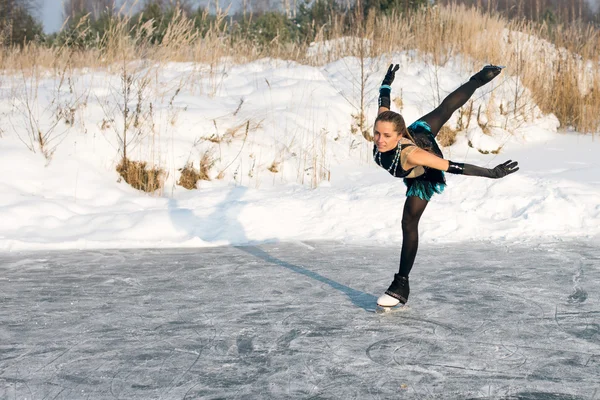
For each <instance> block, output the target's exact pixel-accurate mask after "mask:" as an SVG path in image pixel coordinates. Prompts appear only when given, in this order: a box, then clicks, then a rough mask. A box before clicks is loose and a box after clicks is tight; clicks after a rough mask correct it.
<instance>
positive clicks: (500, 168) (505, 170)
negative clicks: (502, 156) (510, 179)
mask: <svg viewBox="0 0 600 400" xmlns="http://www.w3.org/2000/svg"><path fill="white" fill-rule="evenodd" d="M518 165H519V163H518V162H516V161H513V160H508V161H507V162H505V163H502V164H500V165H497V166H496V167H495V168H494V169H492V170H491V175H492V176H490V178H493V179H498V178H504V177H505V176H506V175H510V174H512V173H515V172H517V171H518V170H519V167H518Z"/></svg>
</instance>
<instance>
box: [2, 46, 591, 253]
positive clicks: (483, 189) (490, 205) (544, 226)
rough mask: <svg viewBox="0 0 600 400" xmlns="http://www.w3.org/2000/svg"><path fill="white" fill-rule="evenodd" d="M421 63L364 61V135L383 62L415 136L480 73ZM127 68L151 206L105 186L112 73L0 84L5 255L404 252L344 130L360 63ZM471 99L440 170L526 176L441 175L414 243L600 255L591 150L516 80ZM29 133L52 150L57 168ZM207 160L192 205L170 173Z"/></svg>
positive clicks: (410, 59)
mask: <svg viewBox="0 0 600 400" xmlns="http://www.w3.org/2000/svg"><path fill="white" fill-rule="evenodd" d="M421 59H422V57H416V55H415V54H414V53H412V52H406V53H398V54H393V55H390V56H389V57H386V58H381V59H373V60H367V61H366V65H365V71H366V80H365V82H364V87H365V89H366V91H365V93H366V95H365V98H364V101H365V104H366V105H367V107H366V114H367V125H368V127H369V129H370V127H371V126H372V123H373V120H374V118H375V114H376V100H377V89H378V86H379V84H380V82H381V79H382V78H383V75H384V74H385V71H386V69H387V66H388V65H389V63H390V62H394V63H399V64H400V66H401V68H400V71H399V72H398V73H397V76H396V80H395V82H394V84H393V85H392V86H393V93H392V98H393V100H395V101H394V103H393V106H392V109H394V110H396V111H400V112H401V113H402V114H403V115H404V117H405V119H406V121H407V123H411V122H412V121H414V120H415V119H417V118H418V117H420V116H421V115H423V114H425V113H427V112H429V111H430V110H431V109H433V108H434V107H435V106H436V105H437V104H439V102H440V101H441V99H443V97H444V96H445V95H446V94H448V93H449V92H450V91H452V90H453V89H455V88H457V87H458V86H459V85H460V84H461V83H462V82H464V81H466V80H467V79H468V78H469V76H470V75H471V74H472V73H473V72H475V71H476V70H478V69H479V68H480V67H481V65H474V66H473V67H472V69H466V68H465V67H464V65H466V64H468V63H466V62H465V61H464V60H461V59H453V60H451V61H450V62H449V63H448V64H447V65H445V66H442V67H440V66H437V67H434V66H432V65H429V64H427V63H424V62H423V61H420V60H421ZM127 70H128V73H129V74H130V77H131V83H132V86H131V88H132V92H131V94H130V96H131V98H130V101H129V103H128V108H129V112H130V117H131V115H132V113H135V112H137V113H138V115H139V118H138V120H137V121H135V125H134V122H133V119H132V125H131V128H130V131H129V132H128V135H129V140H130V146H129V149H128V155H129V157H130V158H131V159H133V160H143V161H148V163H149V164H150V165H154V166H157V167H160V168H163V169H164V171H165V175H164V189H163V190H162V192H160V193H155V194H147V193H143V192H140V191H138V190H135V189H133V188H132V187H131V186H129V185H128V184H127V183H125V182H124V181H122V180H121V179H119V175H118V173H117V172H116V170H115V168H116V165H117V164H118V162H119V161H120V157H121V153H120V151H119V149H120V139H119V137H122V136H123V135H122V134H123V129H122V126H123V112H122V110H123V104H124V100H123V84H122V80H121V76H120V74H121V73H122V71H120V70H119V69H118V66H115V68H114V70H113V71H107V70H82V71H76V72H73V73H70V72H68V73H67V75H66V76H67V77H68V79H64V80H62V81H61V80H60V79H59V78H54V77H50V75H42V76H45V77H42V78H40V79H39V80H35V79H33V78H31V77H28V76H23V75H21V74H9V73H4V74H2V75H0V120H1V121H2V123H1V124H0V135H1V137H0V170H1V171H2V174H1V176H0V221H2V223H1V224H0V250H1V251H14V250H41V249H84V248H85V249H92V248H132V247H152V248H157V247H200V246H215V245H223V244H243V243H256V242H263V241H285V240H319V239H328V240H339V241H345V242H348V241H355V242H363V243H364V242H369V243H373V244H390V243H392V244H397V243H399V242H400V241H401V229H400V224H401V217H402V213H401V211H402V203H403V200H404V193H405V186H404V184H403V182H402V181H401V180H399V179H394V178H392V177H391V176H390V175H388V174H387V172H386V171H384V170H383V169H380V168H379V167H377V166H376V165H375V164H374V163H373V161H372V160H371V156H370V154H371V149H372V143H370V142H368V141H366V140H365V139H364V138H363V135H362V134H361V133H360V132H356V129H353V125H356V120H355V119H354V118H353V117H352V116H353V115H356V114H357V112H358V107H359V104H360V93H361V90H360V88H361V83H360V78H359V77H360V60H359V59H356V58H344V59H341V60H338V61H336V62H333V63H330V64H327V65H325V66H323V67H310V66H304V65H299V64H296V63H292V62H287V61H281V60H272V59H264V60H260V61H256V62H252V63H249V64H245V65H228V64H227V63H224V64H222V65H221V66H219V67H218V68H213V69H211V68H210V67H209V66H204V65H195V64H189V63H172V64H166V65H151V64H144V63H136V64H133V65H130V66H128V69H127ZM515 90H516V91H517V93H518V96H515ZM140 93H141V95H140V96H138V94H140ZM140 98H141V99H142V100H141V102H140V101H139V100H138V99H140ZM472 99H473V106H472V108H470V106H469V107H467V106H466V107H464V109H463V112H462V113H461V112H457V113H455V115H454V116H453V118H452V119H451V120H450V122H449V123H448V126H449V127H451V128H453V129H456V128H457V127H459V126H462V128H463V129H462V130H460V131H459V133H458V136H457V141H456V143H455V144H453V145H452V146H449V147H446V148H445V149H444V152H445V154H446V157H447V158H449V159H451V160H453V161H458V162H469V163H474V164H477V165H483V166H490V167H492V166H495V165H496V164H499V163H501V162H503V161H505V160H508V159H513V160H518V161H519V163H520V168H521V169H520V171H519V172H518V173H516V174H513V175H511V176H509V177H507V178H505V179H501V180H487V179H483V178H472V177H461V176H452V175H449V176H448V183H449V186H448V188H447V189H446V191H445V192H444V193H443V194H442V195H439V196H436V197H435V198H434V200H433V201H432V202H431V204H430V205H429V206H428V209H427V211H426V212H425V215H424V217H423V219H422V220H421V225H420V227H421V238H422V240H423V241H424V242H428V241H429V242H431V241H437V242H445V241H461V240H490V239H494V240H497V239H507V240H510V241H519V240H533V241H539V240H555V239H557V238H561V239H562V238H580V237H585V238H588V239H589V238H592V239H598V237H600V140H599V139H598V137H597V136H596V137H595V136H594V135H591V134H587V135H584V134H580V133H577V132H571V131H565V130H562V129H560V128H559V126H558V122H557V120H556V118H555V117H554V116H553V115H543V114H542V113H541V111H540V110H539V109H538V108H537V107H536V105H535V103H534V102H533V100H532V99H531V97H529V95H528V92H527V90H526V88H523V87H522V86H520V84H519V81H518V80H517V78H515V76H513V75H512V73H511V66H510V65H509V66H507V68H506V69H505V70H503V72H502V74H501V75H500V76H499V77H498V78H496V79H495V80H494V81H493V82H492V83H490V84H489V85H487V86H485V87H483V88H481V89H479V90H478V91H477V92H476V93H475V95H474V96H473V98H472ZM515 99H516V104H515ZM469 108H470V109H471V110H472V112H471V113H470V114H469V112H468V109H469ZM59 114H60V115H61V118H60V120H59V121H58V123H56V122H55V121H57V120H58V117H57V115H59ZM30 117H32V119H30ZM31 121H36V122H37V121H39V126H37V125H35V124H34V125H32V124H31V123H30V122H31ZM67 122H68V123H67ZM353 130H354V132H353ZM33 132H35V133H37V132H40V133H41V134H42V135H47V138H48V139H49V143H48V145H47V147H46V149H47V150H48V152H49V153H50V152H51V153H52V155H51V157H50V158H49V159H47V158H45V157H44V156H43V155H42V154H41V152H40V150H39V146H38V145H37V144H36V143H35V141H34V140H33V139H32V133H33ZM136 132H141V134H140V135H139V136H135V135H136ZM31 149H33V151H32V150H31ZM484 153H487V154H484ZM203 156H205V157H206V158H205V159H207V160H208V161H209V162H208V164H209V165H210V170H209V176H210V178H211V180H210V181H206V180H203V181H200V182H199V184H198V188H197V189H195V190H187V189H185V188H182V187H181V186H179V185H177V182H178V180H179V177H180V169H181V168H183V167H184V166H185V165H186V163H188V162H192V163H193V164H194V167H195V168H196V169H197V168H199V165H200V160H201V159H202V158H203Z"/></svg>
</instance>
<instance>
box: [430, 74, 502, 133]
mask: <svg viewBox="0 0 600 400" xmlns="http://www.w3.org/2000/svg"><path fill="white" fill-rule="evenodd" d="M500 71H502V67H498V66H495V65H486V66H485V67H483V69H482V70H481V71H479V72H478V73H476V74H475V75H473V76H472V77H471V79H469V81H468V82H467V83H465V84H463V85H461V86H460V87H459V88H458V89H456V90H455V91H454V92H452V93H450V94H449V95H448V96H446V98H445V99H444V101H442V104H440V105H439V106H438V107H437V108H436V109H435V110H433V111H432V112H430V113H429V114H427V115H424V116H423V117H421V118H419V120H421V121H424V122H427V123H428V124H429V126H430V127H431V132H432V133H433V135H434V136H435V135H437V134H438V132H439V131H440V129H442V126H443V125H444V124H445V123H446V122H447V121H448V120H449V119H450V117H451V116H452V114H453V113H454V111H456V110H458V109H459V108H461V107H462V106H463V105H464V104H465V103H466V102H467V101H468V100H469V99H470V98H471V96H473V93H475V90H477V89H478V88H480V87H481V86H483V85H485V84H486V83H488V82H489V81H491V80H492V79H494V78H495V77H496V76H497V75H498V74H499V73H500Z"/></svg>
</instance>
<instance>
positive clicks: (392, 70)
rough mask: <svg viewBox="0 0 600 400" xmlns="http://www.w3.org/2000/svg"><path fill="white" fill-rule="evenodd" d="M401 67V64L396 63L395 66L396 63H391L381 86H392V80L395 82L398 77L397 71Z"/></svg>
mask: <svg viewBox="0 0 600 400" xmlns="http://www.w3.org/2000/svg"><path fill="white" fill-rule="evenodd" d="M399 69H400V65H399V64H396V65H395V66H394V64H390V67H389V68H388V70H387V73H386V74H385V77H384V78H383V82H381V86H384V85H387V86H391V85H392V82H394V78H396V71H398V70H399Z"/></svg>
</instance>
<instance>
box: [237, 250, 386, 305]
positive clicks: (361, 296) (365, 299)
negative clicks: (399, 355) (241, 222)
mask: <svg viewBox="0 0 600 400" xmlns="http://www.w3.org/2000/svg"><path fill="white" fill-rule="evenodd" d="M237 248H238V249H240V250H243V251H245V252H246V253H249V254H251V255H253V256H255V257H256V258H260V259H262V260H264V261H266V262H268V263H271V264H275V265H279V266H280V267H284V268H287V269H289V270H290V271H293V272H296V273H298V274H302V275H304V276H307V277H309V278H311V279H314V280H316V281H319V282H322V283H326V284H327V285H329V286H331V288H332V289H335V290H338V291H340V292H342V293H344V294H345V295H346V296H348V298H349V299H350V301H351V302H352V303H353V304H354V305H355V306H357V307H360V308H362V309H363V310H365V311H368V312H374V311H375V303H376V302H377V298H376V297H375V296H373V295H372V294H368V293H364V292H361V291H360V290H356V289H352V288H351V287H348V286H346V285H342V284H341V283H339V282H336V281H334V280H332V279H329V278H326V277H324V276H323V275H319V274H317V273H316V272H314V271H311V270H308V269H306V268H304V267H300V266H298V265H294V264H290V263H288V262H286V261H282V260H280V259H278V258H276V257H273V256H272V255H270V254H269V253H267V252H266V251H264V250H262V249H260V248H258V247H255V246H238V247H237Z"/></svg>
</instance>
